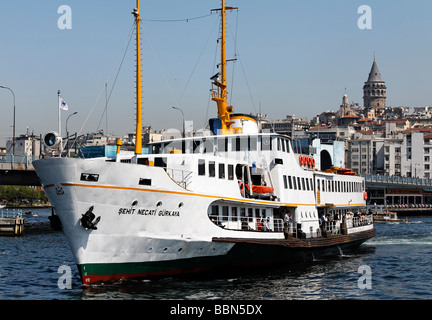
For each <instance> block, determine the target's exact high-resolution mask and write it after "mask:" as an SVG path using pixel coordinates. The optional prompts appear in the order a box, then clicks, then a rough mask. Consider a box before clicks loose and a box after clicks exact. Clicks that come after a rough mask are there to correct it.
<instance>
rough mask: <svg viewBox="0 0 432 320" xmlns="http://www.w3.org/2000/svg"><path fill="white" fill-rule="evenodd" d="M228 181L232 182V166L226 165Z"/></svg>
mask: <svg viewBox="0 0 432 320" xmlns="http://www.w3.org/2000/svg"><path fill="white" fill-rule="evenodd" d="M228 180H234V166H233V165H232V164H229V165H228Z"/></svg>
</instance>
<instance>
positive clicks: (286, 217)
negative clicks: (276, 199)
mask: <svg viewBox="0 0 432 320" xmlns="http://www.w3.org/2000/svg"><path fill="white" fill-rule="evenodd" d="M293 221H294V220H293V218H292V217H291V212H285V215H284V236H285V239H288V235H289V234H290V223H292V222H293Z"/></svg>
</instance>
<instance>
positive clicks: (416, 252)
mask: <svg viewBox="0 0 432 320" xmlns="http://www.w3.org/2000/svg"><path fill="white" fill-rule="evenodd" d="M35 212H37V213H38V214H39V216H38V217H29V218H27V222H26V229H25V231H24V236H23V237H20V238H8V237H0V299H3V300H15V299H25V300H27V299H32V300H34V299H44V300H47V299H61V300H78V299H89V300H91V299H104V300H106V299H122V300H128V299H157V300H167V299H186V300H213V299H224V300H225V299H228V300H263V299H264V300H288V299H297V300H336V299H355V300H358V299H377V300H384V299H386V300H388V299H390V300H392V299H431V298H432V293H431V292H432V279H431V277H430V275H431V274H432V264H431V263H430V261H431V260H432V259H431V258H432V246H431V245H432V233H431V227H432V218H431V217H410V218H409V223H407V224H405V223H400V224H379V225H376V228H377V235H376V237H375V238H373V239H371V240H369V241H368V242H366V243H365V244H363V245H362V246H361V248H360V250H359V252H357V253H355V254H351V255H345V254H343V252H342V254H341V256H339V257H337V258H335V259H333V260H324V261H314V262H311V263H301V264H296V265H291V266H286V267H284V268H279V269H274V270H271V271H269V270H263V271H262V272H260V273H257V272H255V273H253V274H247V273H246V272H245V274H244V275H241V276H238V275H237V276H235V277H231V276H226V277H225V278H223V277H219V278H213V279H211V278H204V279H184V278H183V279H182V278H165V279H160V280H151V281H149V280H147V281H127V282H118V283H115V284H110V285H99V286H92V287H83V286H82V285H81V282H80V279H79V276H78V271H77V268H76V266H75V264H74V261H73V257H72V255H71V253H70V251H69V247H68V245H67V242H66V240H65V237H64V235H63V233H62V232H56V231H52V230H51V229H50V228H49V225H48V219H47V217H48V215H49V214H50V211H49V210H46V209H40V210H35ZM61 265H68V266H70V267H71V268H72V271H73V272H74V275H73V283H72V289H63V290H61V289H59V288H58V285H57V281H58V279H59V277H60V276H61V274H60V273H57V271H58V268H59V267H60V266H61ZM363 265H366V266H369V267H370V268H371V270H372V289H370V290H367V289H359V287H358V280H359V277H360V276H361V274H360V273H359V272H358V268H359V267H360V266H363ZM245 271H246V270H245ZM240 274H241V273H240Z"/></svg>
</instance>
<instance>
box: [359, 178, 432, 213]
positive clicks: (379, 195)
mask: <svg viewBox="0 0 432 320" xmlns="http://www.w3.org/2000/svg"><path fill="white" fill-rule="evenodd" d="M363 177H364V178H365V183H366V192H367V196H368V200H367V202H368V204H369V205H370V206H371V207H372V208H378V209H381V210H382V209H384V210H391V211H395V212H398V213H405V214H409V213H412V214H414V213H427V212H432V180H431V179H420V178H408V177H390V176H383V175H363Z"/></svg>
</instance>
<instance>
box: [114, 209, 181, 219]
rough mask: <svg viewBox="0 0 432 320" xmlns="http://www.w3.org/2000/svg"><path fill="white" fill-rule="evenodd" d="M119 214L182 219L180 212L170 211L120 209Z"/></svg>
mask: <svg viewBox="0 0 432 320" xmlns="http://www.w3.org/2000/svg"><path fill="white" fill-rule="evenodd" d="M118 214H119V215H122V214H125V215H132V214H136V215H139V216H159V217H180V212H179V211H170V210H165V209H162V210H156V209H145V208H143V209H138V208H120V209H119V210H118Z"/></svg>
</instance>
